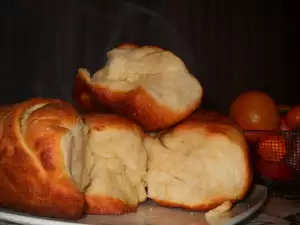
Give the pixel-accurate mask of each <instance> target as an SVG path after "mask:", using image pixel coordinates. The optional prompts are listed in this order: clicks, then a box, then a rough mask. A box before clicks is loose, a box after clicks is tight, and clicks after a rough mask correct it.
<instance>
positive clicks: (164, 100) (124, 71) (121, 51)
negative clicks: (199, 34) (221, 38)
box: [76, 45, 203, 131]
mask: <svg viewBox="0 0 300 225" xmlns="http://www.w3.org/2000/svg"><path fill="white" fill-rule="evenodd" d="M107 57H108V62H107V65H106V66H105V67H104V68H102V69H101V70H99V71H97V72H96V73H95V74H94V75H92V77H91V75H90V73H89V72H88V71H87V70H86V69H80V70H79V72H78V75H77V78H76V80H77V81H79V80H81V81H84V83H85V84H86V85H87V84H89V85H87V86H90V87H91V89H92V90H93V93H94V94H95V95H96V96H97V98H98V100H99V102H100V103H101V104H102V105H104V106H106V107H108V108H110V109H111V110H112V111H113V112H115V113H117V114H120V115H124V116H126V117H128V118H130V119H133V120H134V121H136V122H137V123H138V124H139V125H141V126H142V127H143V128H144V130H146V131H157V130H161V129H166V128H168V127H170V126H172V125H174V124H176V123H178V122H179V121H181V120H183V119H185V118H186V117H188V116H189V115H190V114H191V113H192V112H193V111H194V109H195V108H196V107H198V105H199V104H200V101H201V98H202V94H203V91H202V87H201V85H200V83H199V82H198V81H197V79H196V78H195V77H193V76H192V75H191V74H190V73H189V71H188V70H187V68H186V67H185V65H184V63H183V62H182V61H181V59H179V58H178V57H177V56H175V55H174V54H173V53H171V52H170V51H166V50H163V49H160V48H158V47H152V46H144V47H137V46H133V45H125V46H124V45H123V46H120V47H119V48H116V49H113V50H111V51H110V52H108V54H107Z"/></svg>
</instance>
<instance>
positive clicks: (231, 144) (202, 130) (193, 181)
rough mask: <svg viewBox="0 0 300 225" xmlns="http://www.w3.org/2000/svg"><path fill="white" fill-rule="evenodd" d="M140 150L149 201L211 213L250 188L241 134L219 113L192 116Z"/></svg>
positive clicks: (246, 156) (247, 161)
mask: <svg viewBox="0 0 300 225" xmlns="http://www.w3.org/2000/svg"><path fill="white" fill-rule="evenodd" d="M145 147H146V150H147V152H148V174H147V178H146V181H147V185H148V197H149V198H151V199H153V200H154V201H156V202H157V203H159V204H161V205H164V206H169V207H182V208H186V209H192V210H210V209H213V208H215V207H218V206H220V205H222V204H223V203H225V202H226V205H228V202H235V201H238V200H241V199H242V198H243V197H244V196H245V194H246V192H247V190H248V188H249V186H250V184H251V181H252V174H251V170H250V166H249V158H248V152H247V144H246V142H245V139H244V135H243V133H242V131H241V130H239V128H238V127H236V126H235V125H233V124H232V123H231V121H230V120H228V119H227V118H224V117H222V116H219V115H218V114H215V113H213V114H210V113H200V112H199V113H196V114H194V115H192V116H191V117H190V118H188V119H187V120H185V121H184V122H182V123H180V124H179V125H177V126H176V127H174V128H172V129H170V130H167V131H165V132H162V133H160V134H158V135H156V136H155V137H150V136H148V137H146V138H145ZM229 209H230V207H227V210H229Z"/></svg>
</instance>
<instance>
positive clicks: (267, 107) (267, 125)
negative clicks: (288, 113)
mask: <svg viewBox="0 0 300 225" xmlns="http://www.w3.org/2000/svg"><path fill="white" fill-rule="evenodd" d="M230 116H231V117H232V118H233V119H234V120H235V121H236V122H237V123H238V124H239V125H240V127H241V128H242V129H243V130H277V129H278V128H279V119H280V115H279V110H278V107H277V105H276V104H275V101H274V100H273V99H272V98H271V97H270V96H269V95H268V94H266V93H264V92H261V91H247V92H244V93H242V94H241V95H240V96H238V97H237V98H236V99H235V100H234V101H233V103H232V104H231V106H230Z"/></svg>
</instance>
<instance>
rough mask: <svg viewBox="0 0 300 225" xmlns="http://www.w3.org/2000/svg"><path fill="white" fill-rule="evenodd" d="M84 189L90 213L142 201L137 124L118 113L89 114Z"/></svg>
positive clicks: (131, 207) (123, 209)
mask: <svg viewBox="0 0 300 225" xmlns="http://www.w3.org/2000/svg"><path fill="white" fill-rule="evenodd" d="M84 120H85V123H86V125H87V126H88V127H89V134H88V138H87V148H86V156H87V157H86V161H85V165H86V170H87V171H86V173H87V174H89V182H88V184H87V186H86V189H85V200H86V203H87V212H88V213H90V214H123V213H128V212H133V211H135V210H136V209H137V207H138V204H139V203H140V202H143V201H145V199H146V191H145V184H144V179H145V175H146V160H147V155H146V150H145V148H144V146H143V138H144V133H143V131H142V130H141V128H140V127H139V126H137V125H136V124H134V123H133V122H131V121H129V120H128V119H125V118H122V117H120V116H117V115H112V114H111V115H106V114H89V115H86V116H85V117H84Z"/></svg>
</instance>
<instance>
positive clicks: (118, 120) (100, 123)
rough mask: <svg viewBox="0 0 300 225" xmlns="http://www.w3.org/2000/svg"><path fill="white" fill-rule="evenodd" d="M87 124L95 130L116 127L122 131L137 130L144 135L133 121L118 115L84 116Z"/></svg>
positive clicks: (90, 114)
mask: <svg viewBox="0 0 300 225" xmlns="http://www.w3.org/2000/svg"><path fill="white" fill-rule="evenodd" d="M83 119H84V122H85V124H86V125H87V126H88V127H89V128H90V129H93V130H97V131H101V130H105V129H106V128H107V127H114V128H120V129H130V130H136V131H138V132H139V133H140V134H143V133H144V132H143V130H142V129H141V128H140V126H138V125H137V124H136V123H134V122H133V121H131V120H129V119H127V118H125V117H122V116H119V115H116V114H105V113H89V114H85V115H84V116H83Z"/></svg>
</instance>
